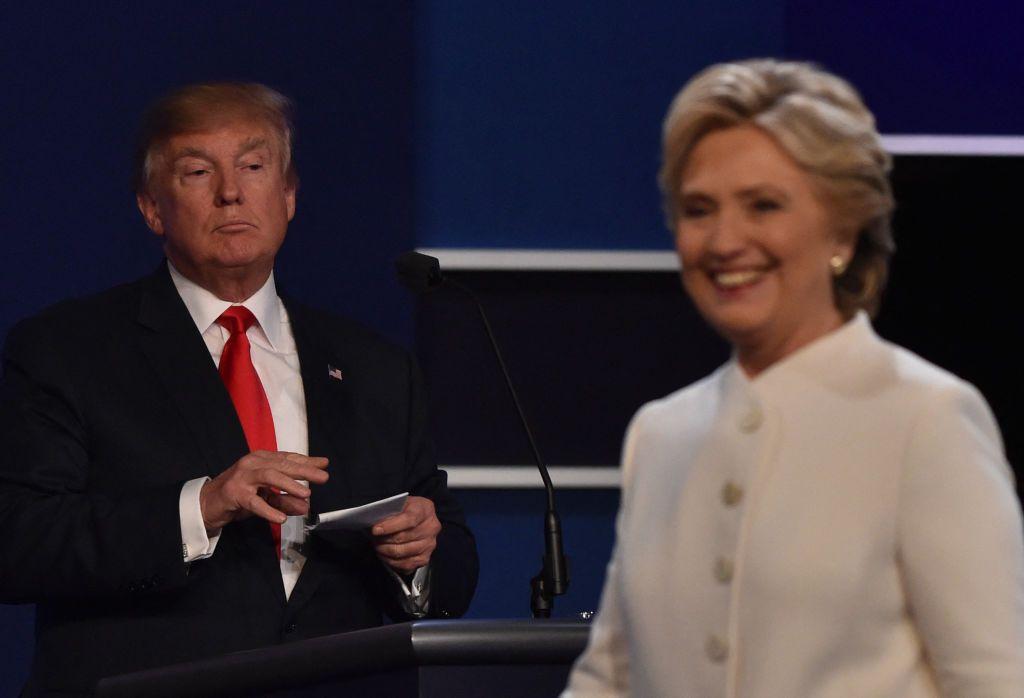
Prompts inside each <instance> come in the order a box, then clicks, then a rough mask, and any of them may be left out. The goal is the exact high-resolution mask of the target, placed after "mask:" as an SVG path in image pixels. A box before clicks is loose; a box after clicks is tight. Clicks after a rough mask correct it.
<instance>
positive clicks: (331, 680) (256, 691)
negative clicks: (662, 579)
mask: <svg viewBox="0 0 1024 698" xmlns="http://www.w3.org/2000/svg"><path fill="white" fill-rule="evenodd" d="M588 632H589V625H588V624H587V623H585V622H582V621H573V620H432V621H414V622H411V623H399V624H396V625H386V626H382V627H379V628H370V629H367V630H357V631H354V632H350V633H341V634H338V635H328V636H325V637H318V638H313V639H310V640H302V641H299V642H294V643H289V644H285V645H276V646H273V647H266V648H261V649H256V650H249V651H246V652H235V653H232V654H227V655H224V656H221V657H216V658H212V659H204V660H200V661H195V662H188V663H185V664H176V665H173V666H168V667H162V668H159V669H150V670H147V671H140V672H135V673H132V674H122V675H120V676H113V677H108V678H105V679H103V680H102V681H100V683H99V685H98V687H97V692H96V695H97V696H98V697H99V698H123V697H126V696H146V697H147V698H149V697H156V696H175V697H177V696H218V697H220V696H262V697H265V698H284V697H286V696H287V697H289V698H291V697H295V698H298V697H303V698H306V697H313V696H316V697H317V698H319V697H321V696H357V697H359V698H377V697H380V698H405V697H412V696H416V697H421V696H422V697H426V696H430V697H436V698H440V697H441V696H444V697H445V698H484V697H486V698H493V697H494V696H501V697H502V698H516V697H517V696H530V697H531V698H543V697H544V696H557V695H558V694H559V692H560V691H561V690H562V688H564V686H565V682H566V679H567V677H568V675H569V669H570V668H571V666H572V662H573V661H574V660H575V659H576V657H577V656H578V655H579V654H580V653H581V652H582V651H583V648H584V646H585V645H586V643H587V635H588Z"/></svg>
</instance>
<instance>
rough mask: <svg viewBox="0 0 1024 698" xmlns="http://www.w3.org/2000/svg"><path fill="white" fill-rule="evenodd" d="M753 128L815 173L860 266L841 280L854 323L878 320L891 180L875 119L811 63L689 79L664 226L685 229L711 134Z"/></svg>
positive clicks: (667, 127) (845, 86) (666, 161)
mask: <svg viewBox="0 0 1024 698" xmlns="http://www.w3.org/2000/svg"><path fill="white" fill-rule="evenodd" d="M743 124H753V125H755V126H757V127H759V128H761V129H763V130H764V131H765V132H767V133H768V134H770V135H771V136H772V137H773V138H775V140H776V142H778V144H779V145H780V146H781V147H782V149H783V150H785V151H786V152H787V153H788V154H789V155H790V157H792V158H793V160H794V161H796V162H797V163H798V164H799V165H800V166H801V167H802V168H803V169H804V170H805V171H806V172H808V173H809V174H810V175H812V177H814V179H815V180H816V182H817V183H818V184H819V186H820V187H821V190H822V191H823V192H824V194H825V196H826V198H827V200H828V201H829V203H830V204H831V205H832V206H833V207H834V211H835V213H836V214H837V220H838V222H839V225H840V227H841V229H842V233H844V234H849V235H851V236H855V237H856V245H855V249H854V254H853V258H852V259H851V260H850V262H849V264H848V265H847V268H846V270H845V272H843V273H842V274H841V275H839V276H837V277H835V278H834V280H833V289H834V299H835V304H836V307H837V308H838V309H839V311H840V312H841V313H842V314H843V315H844V316H846V317H850V316H852V315H853V314H854V313H855V312H856V311H857V310H859V309H862V308H863V309H865V310H867V311H868V312H869V313H871V314H872V315H873V314H875V313H876V312H877V310H878V305H879V301H880V299H881V294H882V290H883V289H884V287H885V282H886V279H887V277H888V273H889V258H890V257H891V256H892V253H893V252H894V251H895V245H894V243H893V239H892V228H891V223H890V220H891V217H892V211H893V207H894V203H893V197H892V190H891V187H890V185H889V172H890V170H891V169H892V159H891V158H890V156H889V154H888V153H887V152H886V151H885V149H884V148H883V147H882V142H881V137H880V136H879V135H878V131H877V130H876V128H875V118H874V116H873V115H872V114H871V112H870V111H868V109H867V107H866V106H864V103H863V101H861V98H860V95H859V94H857V91H856V90H855V89H854V88H853V87H852V86H851V85H850V84H849V83H848V82H846V81H845V80H843V79H842V78H839V77H837V76H835V75H832V74H831V73H828V72H826V71H824V70H822V69H821V68H818V67H817V66H814V65H811V64H809V63H796V62H789V61H776V60H771V59H758V60H748V61H741V62H737V63H722V64H719V65H713V66H711V67H709V68H706V69H705V70H703V71H702V72H700V73H699V74H697V75H696V76H695V77H694V78H693V79H691V80H690V81H689V82H688V83H687V84H686V85H685V86H684V87H683V89H682V90H681V91H680V92H679V94H677V95H676V97H675V99H673V100H672V105H671V106H670V107H669V110H668V114H667V115H666V116H665V122H664V126H663V131H662V165H661V170H660V172H659V173H658V184H659V186H660V188H661V193H662V203H663V206H664V209H665V216H666V221H667V223H668V225H669V228H670V229H671V230H673V231H674V230H675V227H676V224H677V222H678V219H679V215H680V210H679V204H680V201H679V197H680V187H681V185H682V182H681V179H682V174H683V170H684V168H685V166H686V162H687V159H688V157H689V155H690V153H691V152H692V150H693V148H694V146H695V145H696V144H697V142H698V141H699V140H700V139H701V138H703V137H704V136H706V135H707V134H708V133H710V132H711V131H715V130H718V129H723V128H729V127H733V126H739V125H743Z"/></svg>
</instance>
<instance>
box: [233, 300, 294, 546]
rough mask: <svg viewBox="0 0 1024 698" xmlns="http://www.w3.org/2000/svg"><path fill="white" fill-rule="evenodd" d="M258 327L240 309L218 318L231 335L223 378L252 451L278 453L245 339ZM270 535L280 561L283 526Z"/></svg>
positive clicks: (275, 526) (272, 527)
mask: <svg viewBox="0 0 1024 698" xmlns="http://www.w3.org/2000/svg"><path fill="white" fill-rule="evenodd" d="M255 323H256V316H255V315H253V314H252V312H250V311H249V310H248V309H247V308H244V307H242V306H240V305H233V306H231V307H230V308H228V309H227V310H225V311H224V313H223V314H222V315H221V316H220V317H219V318H217V324H218V325H220V326H221V327H223V328H224V329H226V330H227V331H228V332H230V333H231V336H230V337H229V338H228V341H227V343H226V344H225V345H224V352H223V353H222V354H221V355H220V377H221V380H223V381H224V385H225V386H227V389H228V393H229V394H230V395H231V402H233V403H234V404H235V412H237V413H238V420H239V421H240V422H241V423H242V431H244V432H245V440H246V442H248V444H249V450H250V451H276V450H277V436H276V435H275V434H274V416H273V415H272V414H271V413H270V402H269V401H268V400H267V394H266V393H265V392H263V384H262V383H260V377H259V376H258V375H257V374H256V367H255V366H253V365H252V356H251V355H250V353H249V351H250V345H249V338H248V337H247V336H246V335H245V331H246V330H248V329H249V328H250V327H252V326H253V325H254V324H255ZM270 532H271V534H272V535H273V536H274V549H275V550H277V558H278V559H279V560H280V559H281V524H277V523H271V524H270Z"/></svg>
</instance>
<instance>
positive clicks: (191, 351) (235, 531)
mask: <svg viewBox="0 0 1024 698" xmlns="http://www.w3.org/2000/svg"><path fill="white" fill-rule="evenodd" d="M138 322H139V324H140V326H141V327H140V332H141V334H140V346H141V348H142V352H143V353H144V354H145V355H146V358H147V359H148V361H149V363H150V365H151V366H152V368H153V371H154V373H155V374H156V376H157V379H158V380H159V381H160V383H161V384H162V386H163V388H164V390H165V391H166V393H167V394H168V395H169V396H170V399H171V401H172V402H173V403H174V405H175V407H176V408H177V410H178V413H179V414H180V415H181V418H182V421H183V422H184V423H185V424H186V426H187V427H188V430H189V432H190V433H191V434H192V436H193V442H194V444H195V446H196V450H197V452H198V454H199V455H200V457H201V459H202V462H203V463H204V464H205V466H206V467H205V469H204V470H203V471H202V472H200V473H196V476H198V475H210V476H215V475H217V474H219V473H220V472H222V471H223V470H224V469H226V468H228V467H229V466H230V465H231V464H233V463H234V462H235V461H236V460H238V459H239V458H240V457H241V456H243V455H245V454H246V453H248V450H249V449H248V446H247V444H246V441H245V433H244V432H243V431H242V425H241V423H240V422H239V421H238V415H237V413H236V412H235V408H234V405H232V403H231V398H230V396H229V395H228V392H227V390H226V389H225V388H224V384H223V382H222V381H221V378H220V375H219V374H218V372H217V367H216V366H215V365H214V363H213V361H212V360H211V359H210V351H209V349H207V347H206V343H205V342H204V341H203V338H202V336H201V335H200V334H199V331H198V330H197V329H196V326H195V323H194V322H193V320H192V316H191V315H189V313H188V309H187V308H186V307H185V303H184V302H183V301H182V300H181V296H179V295H178V291H177V289H175V288H174V283H173V282H172V281H171V277H170V274H169V273H168V272H167V269H166V267H162V268H161V269H160V270H159V271H157V273H156V274H154V275H153V276H152V277H150V278H149V280H148V281H147V283H146V285H145V288H144V291H143V294H142V298H141V301H140V306H139V315H138ZM224 536H225V539H227V540H231V539H236V540H241V541H243V542H244V545H247V546H250V547H251V548H252V549H253V550H254V551H255V554H254V560H255V561H256V565H257V566H258V567H259V568H260V570H261V572H263V573H264V574H262V575H261V576H264V577H265V578H266V579H267V581H268V583H270V584H271V585H272V586H273V587H274V589H275V590H276V592H277V593H278V594H279V595H280V597H281V601H282V603H283V602H284V588H283V586H282V584H281V571H280V569H279V567H278V565H277V560H276V559H275V558H276V556H275V555H274V549H273V545H272V539H271V536H270V533H269V530H268V527H267V525H266V523H265V522H264V521H263V520H262V519H256V518H253V519H248V520H246V521H241V522H238V523H235V524H232V525H231V526H230V527H228V528H227V529H225V532H224ZM222 542H226V541H222Z"/></svg>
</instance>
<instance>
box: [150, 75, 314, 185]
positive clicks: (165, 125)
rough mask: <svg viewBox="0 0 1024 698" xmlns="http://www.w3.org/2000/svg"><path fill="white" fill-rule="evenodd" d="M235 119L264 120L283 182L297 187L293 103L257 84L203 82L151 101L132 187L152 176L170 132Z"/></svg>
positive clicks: (179, 132) (185, 131) (200, 127)
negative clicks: (157, 158)
mask: <svg viewBox="0 0 1024 698" xmlns="http://www.w3.org/2000/svg"><path fill="white" fill-rule="evenodd" d="M233 121H250V122H252V121H255V122H260V123H263V124H266V125H267V126H268V127H270V129H271V130H272V131H273V133H274V137H275V140H276V141H277V147H278V153H277V155H278V158H279V160H280V164H281V171H282V173H283V174H284V176H285V181H286V182H288V184H289V185H291V186H297V185H298V174H297V173H296V171H295V162H294V159H293V158H292V141H293V139H294V133H295V128H294V126H293V124H292V103H291V100H289V99H288V98H287V97H285V96H284V95H283V94H281V93H280V92H278V91H277V90H274V89H272V88H270V87H267V86H266V85H261V84H260V83H256V82H207V83H198V84H195V85H185V86H184V87H180V88H178V89H176V90H174V91H173V92H170V93H168V94H166V95H164V96H163V97H161V98H160V99H158V100H157V101H155V102H153V103H152V104H151V105H150V106H149V108H148V109H147V110H146V112H145V114H144V115H143V117H142V122H141V123H140V124H139V130H138V134H137V136H136V141H135V153H134V160H133V163H132V164H133V167H132V185H133V187H134V188H135V191H136V193H141V192H143V191H144V190H145V189H146V187H147V186H148V185H149V181H150V177H152V175H153V168H154V164H155V163H154V160H155V158H156V157H157V155H158V151H159V149H160V148H161V147H162V146H163V145H164V144H165V143H167V141H168V140H170V139H171V138H173V137H174V136H177V135H181V134H183V133H195V132H198V131H204V130H207V129H211V128H216V127H217V126H221V125H224V124H227V123H230V122H233Z"/></svg>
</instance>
